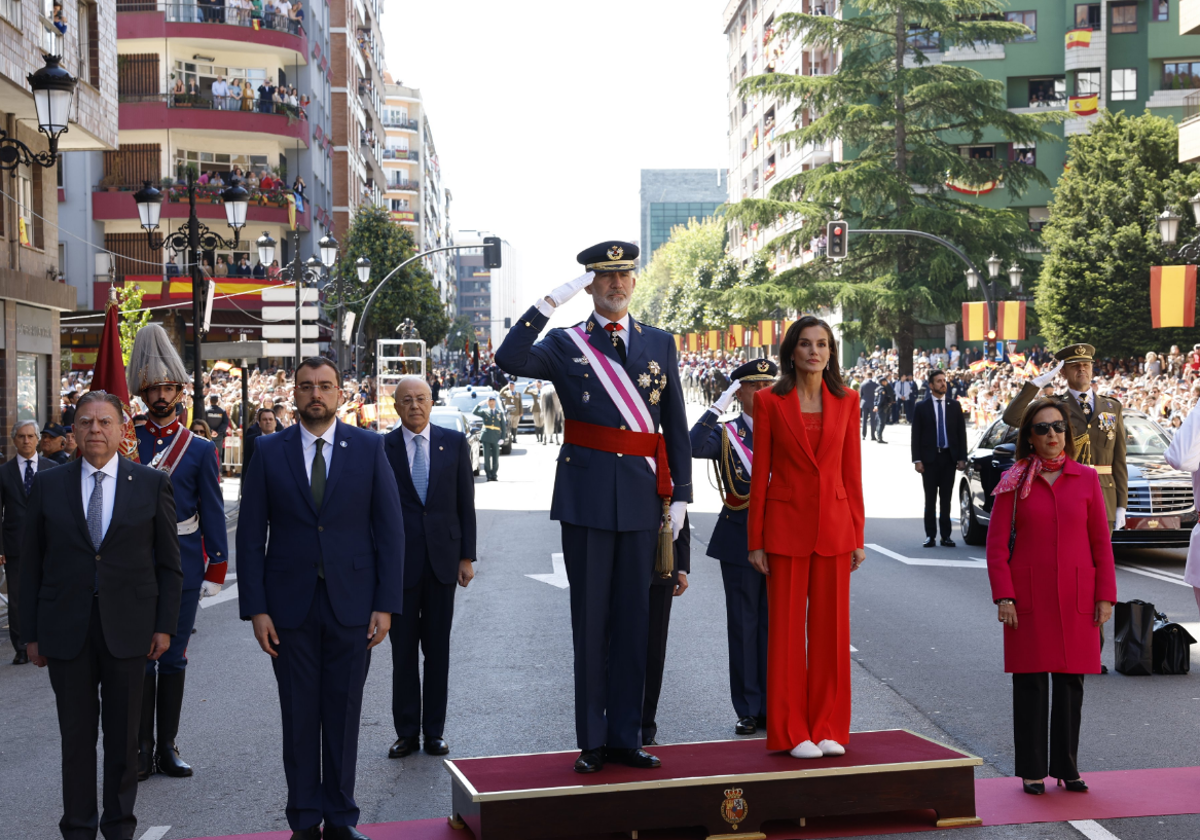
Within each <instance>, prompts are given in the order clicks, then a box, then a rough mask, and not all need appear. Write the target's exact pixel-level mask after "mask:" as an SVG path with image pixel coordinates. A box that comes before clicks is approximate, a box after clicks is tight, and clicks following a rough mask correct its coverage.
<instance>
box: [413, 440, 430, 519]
mask: <svg viewBox="0 0 1200 840" xmlns="http://www.w3.org/2000/svg"><path fill="white" fill-rule="evenodd" d="M412 480H413V485H414V486H415V487H416V488H417V495H418V496H419V497H420V499H421V504H425V494H426V493H427V492H428V490H429V462H428V460H427V459H426V457H425V439H424V438H423V437H421V436H420V435H417V436H416V437H414V438H413V465H412Z"/></svg>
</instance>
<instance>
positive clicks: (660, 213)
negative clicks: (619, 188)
mask: <svg viewBox="0 0 1200 840" xmlns="http://www.w3.org/2000/svg"><path fill="white" fill-rule="evenodd" d="M727 177H728V172H727V171H726V170H724V169H643V170H642V184H641V191H640V197H641V243H640V256H639V258H638V259H639V264H640V265H641V266H642V267H643V268H644V267H645V266H647V265H649V263H650V258H651V257H652V256H654V252H655V251H657V250H658V249H659V248H660V247H661V246H662V245H663V244H664V243H666V241H667V240H668V239H670V238H671V231H672V230H673V229H674V228H675V227H677V226H679V225H686V224H687V223H688V222H689V221H690V220H692V219H697V220H702V219H706V218H708V217H709V216H712V215H713V214H714V213H716V210H717V208H718V207H720V206H721V205H722V204H724V203H725V202H726V200H727V199H728V195H729V184H728V181H727Z"/></svg>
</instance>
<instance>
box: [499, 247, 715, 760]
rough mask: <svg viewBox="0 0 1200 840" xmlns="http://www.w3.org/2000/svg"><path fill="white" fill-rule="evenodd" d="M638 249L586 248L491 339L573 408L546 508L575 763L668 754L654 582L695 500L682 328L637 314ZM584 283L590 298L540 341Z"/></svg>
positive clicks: (509, 365)
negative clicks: (559, 552)
mask: <svg viewBox="0 0 1200 840" xmlns="http://www.w3.org/2000/svg"><path fill="white" fill-rule="evenodd" d="M637 256H638V248H637V246H636V245H632V244H630V243H627V242H602V243H600V244H599V245H595V246H593V247H591V248H588V249H587V250H585V251H583V252H582V253H581V254H579V256H578V258H577V259H578V260H579V262H580V263H582V264H583V266H584V268H585V270H586V273H585V274H583V275H582V276H580V277H577V278H576V279H574V280H572V281H570V282H569V283H564V284H563V285H562V286H559V287H558V288H557V289H555V290H554V291H553V292H551V293H550V294H549V295H548V296H547V297H546V298H544V299H543V300H539V301H538V302H537V304H536V305H535V306H533V307H532V308H530V309H529V311H527V312H526V313H525V314H524V315H522V316H521V317H520V318H519V319H517V322H516V323H515V324H513V328H512V330H511V331H510V332H509V333H508V335H507V336H506V337H505V339H504V343H503V344H501V345H500V347H499V349H498V350H497V351H496V362H497V363H498V364H499V365H500V367H501V368H503V369H504V371H506V372H507V373H510V374H515V375H517V376H529V377H533V378H535V379H549V380H550V381H551V382H553V383H554V388H555V391H556V392H557V394H558V399H559V401H560V402H561V404H562V411H563V415H564V417H565V421H564V440H563V446H562V449H561V450H559V456H558V468H557V472H556V475H555V480H554V498H553V502H552V504H551V508H550V518H551V519H557V520H558V521H559V522H560V523H561V524H562V545H563V559H564V560H565V562H566V566H567V577H568V579H569V580H570V584H571V625H572V631H573V632H572V635H573V639H574V646H575V732H576V736H577V737H578V740H579V749H580V750H581V752H580V755H579V758H578V760H577V761H576V762H575V770H576V771H577V772H580V773H592V772H595V771H597V770H600V769H601V768H602V767H603V766H604V763H605V762H606V761H610V762H619V763H622V764H627V765H629V766H632V767H642V768H653V767H658V766H660V762H659V760H658V758H657V757H655V756H653V755H650V754H649V753H647V752H645V751H644V750H643V749H642V747H641V744H642V738H641V728H642V727H641V723H642V700H643V693H644V688H645V680H646V653H647V633H648V628H649V613H650V606H649V603H650V581H651V576H652V575H654V574H671V573H672V572H673V567H672V565H671V564H670V563H669V562H668V561H667V559H666V558H669V556H670V544H671V541H672V538H673V537H677V536H678V535H679V529H680V528H681V527H682V526H683V521H684V515H685V514H686V512H687V504H688V502H690V501H691V499H692V461H691V446H690V444H689V442H688V436H687V429H688V427H687V418H686V415H685V413H684V404H683V389H682V387H681V386H680V382H679V366H678V362H677V360H676V356H675V341H674V339H673V338H672V337H671V336H670V335H669V334H667V333H665V332H663V331H662V330H658V329H655V328H654V327H650V326H647V325H646V324H641V323H638V322H637V321H636V320H635V319H634V318H633V317H632V316H631V315H630V314H629V301H630V298H631V296H632V294H633V290H634V286H635V285H636V282H637V280H636V277H635V276H634V273H633V272H634V266H635V260H636V258H637ZM580 290H586V291H587V293H588V294H589V295H591V297H592V305H593V307H594V309H595V311H594V312H593V313H592V314H591V315H590V316H589V317H588V319H587V320H586V321H584V322H583V323H580V324H576V325H575V326H573V327H568V328H559V329H553V330H551V331H550V332H549V333H548V334H547V335H546V337H545V338H544V339H543V340H542V341H540V342H538V341H537V337H538V334H539V333H541V331H542V330H543V329H544V328H545V326H546V322H547V321H549V319H550V316H551V315H552V314H553V313H554V310H555V307H558V306H561V305H562V304H564V303H566V302H567V301H568V300H570V299H571V298H572V297H574V296H575V295H576V294H578V293H579V292H580ZM535 342H537V343H535ZM668 528H669V530H668ZM656 554H657V555H658V556H659V558H660V560H659V562H658V563H656V560H655V558H656Z"/></svg>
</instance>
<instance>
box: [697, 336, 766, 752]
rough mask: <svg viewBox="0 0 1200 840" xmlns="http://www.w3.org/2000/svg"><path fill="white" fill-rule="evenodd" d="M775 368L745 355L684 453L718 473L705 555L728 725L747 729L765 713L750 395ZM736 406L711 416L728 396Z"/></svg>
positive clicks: (741, 731)
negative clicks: (719, 588)
mask: <svg viewBox="0 0 1200 840" xmlns="http://www.w3.org/2000/svg"><path fill="white" fill-rule="evenodd" d="M778 374H779V368H778V367H777V366H776V364H775V363H774V362H772V361H769V360H767V359H755V360H753V361H749V362H746V363H745V364H744V365H742V366H741V367H739V368H738V369H737V370H735V371H734V372H733V383H732V384H731V385H730V386H729V388H728V389H726V391H725V393H723V394H721V396H719V397H718V398H717V401H716V402H715V403H714V404H713V406H712V408H710V409H709V410H708V411H706V412H704V414H703V415H702V416H701V417H700V419H699V420H698V421H696V425H694V426H692V435H691V437H692V457H693V458H706V459H711V460H712V461H714V462H715V463H716V465H717V472H718V473H719V474H720V476H721V490H722V492H723V493H724V495H725V499H724V502H725V504H724V506H723V507H722V508H721V512H720V514H718V516H717V525H716V527H715V528H713V534H712V538H711V539H709V541H708V552H707V553H708V556H709V557H715V558H716V559H718V560H720V561H721V580H722V582H723V583H724V584H725V617H726V620H727V627H728V633H729V692H730V694H731V695H732V697H733V710H734V712H736V713H737V716H738V720H737V725H736V726H735V727H734V731H735V732H736V733H737V734H738V735H753V734H754V733H755V732H757V731H758V728H759V727H760V726H764V725H765V723H766V719H767V717H766V716H767V578H766V576H765V575H762V574H760V573H759V572H758V570H756V569H755V568H754V567H753V566H751V565H750V559H749V556H750V552H749V549H748V548H747V542H746V518H747V516H748V513H747V510H748V509H749V507H750V474H751V471H752V468H753V464H754V394H755V392H757V391H759V390H761V389H762V388H766V387H768V386H769V385H771V384H772V383H773V382H774V381H775V377H776V376H777V375H778ZM735 396H736V397H737V398H738V401H739V402H741V404H742V413H741V414H739V415H738V416H737V417H735V418H733V419H732V420H730V421H729V422H728V423H721V422H718V421H719V420H720V419H721V415H723V414H724V413H725V412H726V411H728V410H729V406H730V404H731V403H732V402H733V398H734V397H735Z"/></svg>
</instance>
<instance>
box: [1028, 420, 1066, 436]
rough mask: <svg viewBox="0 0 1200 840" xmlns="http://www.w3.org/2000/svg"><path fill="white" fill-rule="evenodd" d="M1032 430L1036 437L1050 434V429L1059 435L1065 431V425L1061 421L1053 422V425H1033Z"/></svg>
mask: <svg viewBox="0 0 1200 840" xmlns="http://www.w3.org/2000/svg"><path fill="white" fill-rule="evenodd" d="M1032 429H1033V433H1034V434H1035V435H1037V436H1038V437H1041V436H1042V435H1048V434H1050V430H1051V429H1053V430H1054V431H1056V432H1058V433H1059V434H1060V435H1061V434H1063V433H1065V432H1066V431H1067V424H1066V423H1064V422H1063V421H1061V420H1055V421H1054V422H1053V423H1034V424H1033V426H1032Z"/></svg>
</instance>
